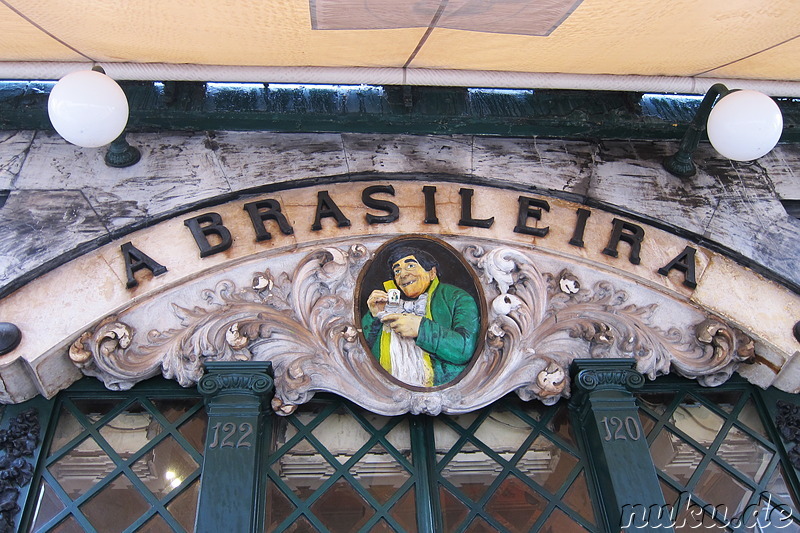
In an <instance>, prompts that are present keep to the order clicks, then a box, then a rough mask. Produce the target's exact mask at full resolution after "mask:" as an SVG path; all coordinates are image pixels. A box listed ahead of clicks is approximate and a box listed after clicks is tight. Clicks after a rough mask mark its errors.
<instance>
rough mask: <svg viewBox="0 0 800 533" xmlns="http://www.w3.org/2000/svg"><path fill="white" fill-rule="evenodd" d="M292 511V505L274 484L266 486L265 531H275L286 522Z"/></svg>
mask: <svg viewBox="0 0 800 533" xmlns="http://www.w3.org/2000/svg"><path fill="white" fill-rule="evenodd" d="M294 509H295V507H294V504H293V503H292V502H291V501H289V498H287V497H286V495H285V494H284V493H283V492H281V490H280V489H279V488H278V487H277V486H276V485H275V483H268V484H267V527H266V530H267V531H275V528H276V527H278V525H279V524H280V523H281V522H283V521H284V520H286V518H288V516H289V515H290V514H292V512H293V511H294Z"/></svg>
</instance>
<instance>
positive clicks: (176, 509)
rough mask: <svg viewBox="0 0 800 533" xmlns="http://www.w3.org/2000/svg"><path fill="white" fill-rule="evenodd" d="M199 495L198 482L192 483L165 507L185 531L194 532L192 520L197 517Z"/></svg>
mask: <svg viewBox="0 0 800 533" xmlns="http://www.w3.org/2000/svg"><path fill="white" fill-rule="evenodd" d="M199 494H200V480H199V479H198V480H196V481H194V482H193V483H192V484H191V485H189V486H188V487H186V489H185V490H184V491H183V492H181V493H180V494H178V495H177V496H176V497H175V499H173V500H172V501H171V502H170V503H169V504H168V505H167V511H169V513H170V514H171V515H172V517H173V518H175V520H177V521H178V523H179V524H180V525H181V527H183V529H185V530H186V531H194V519H195V517H196V516H197V497H198V496H199Z"/></svg>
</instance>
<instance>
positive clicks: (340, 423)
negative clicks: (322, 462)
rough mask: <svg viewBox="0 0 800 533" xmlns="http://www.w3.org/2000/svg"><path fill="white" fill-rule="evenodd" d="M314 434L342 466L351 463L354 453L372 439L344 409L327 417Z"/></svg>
mask: <svg viewBox="0 0 800 533" xmlns="http://www.w3.org/2000/svg"><path fill="white" fill-rule="evenodd" d="M312 434H313V435H314V437H316V438H317V440H319V442H320V443H321V444H322V445H323V446H324V447H325V448H326V449H327V450H328V451H329V452H330V453H331V454H332V455H333V456H334V457H336V460H337V461H339V462H340V463H341V464H344V463H346V462H347V461H349V460H350V458H351V457H352V456H353V453H354V452H355V451H357V450H358V449H359V448H361V447H362V446H363V445H364V444H366V442H367V441H368V440H369V437H370V434H369V433H367V432H366V430H364V428H363V427H362V426H361V424H359V423H358V421H357V420H356V419H355V418H353V416H352V415H351V414H350V413H348V412H346V411H345V410H344V409H339V410H337V411H336V412H335V413H332V414H329V415H328V416H327V417H325V420H323V421H322V422H321V423H320V424H319V425H318V426H317V427H316V428H314V431H313V432H312Z"/></svg>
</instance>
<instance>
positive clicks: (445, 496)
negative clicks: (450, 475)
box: [439, 486, 469, 531]
mask: <svg viewBox="0 0 800 533" xmlns="http://www.w3.org/2000/svg"><path fill="white" fill-rule="evenodd" d="M439 505H440V506H441V508H442V523H443V524H444V530H445V531H455V530H456V529H457V528H458V527H459V526H460V525H461V523H462V522H464V519H465V518H466V517H467V515H468V514H469V508H468V507H467V506H466V505H465V504H464V503H463V502H462V501H461V500H459V499H458V498H456V497H455V496H454V495H453V494H452V493H451V492H450V491H448V490H447V489H445V488H444V487H442V486H439Z"/></svg>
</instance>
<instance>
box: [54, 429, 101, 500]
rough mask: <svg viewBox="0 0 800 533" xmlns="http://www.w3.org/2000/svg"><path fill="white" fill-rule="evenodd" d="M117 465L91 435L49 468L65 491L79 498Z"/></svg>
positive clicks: (74, 498) (75, 498)
mask: <svg viewBox="0 0 800 533" xmlns="http://www.w3.org/2000/svg"><path fill="white" fill-rule="evenodd" d="M116 467H117V465H116V464H115V463H114V461H112V460H111V457H109V456H108V455H107V454H106V453H105V452H104V451H103V450H102V449H101V448H100V446H99V445H98V444H97V442H96V441H95V440H94V439H93V438H91V437H89V438H87V439H84V440H83V441H82V442H81V443H80V444H78V445H77V446H76V447H75V448H73V449H72V450H70V452H69V453H67V454H65V455H64V456H62V457H61V458H60V459H59V460H58V461H56V462H55V463H53V464H51V465H50V466H49V467H47V468H48V470H49V471H50V473H51V474H52V475H53V477H55V478H56V481H58V484H59V485H61V488H62V489H64V492H66V493H67V495H68V496H69V497H70V498H72V499H73V500H77V499H78V498H80V497H81V496H83V495H84V494H85V493H86V491H87V490H89V489H90V488H92V487H93V486H94V485H95V484H96V483H98V482H100V481H101V480H102V479H103V478H105V477H106V476H107V475H108V474H110V473H111V472H112V471H113V470H114V469H115V468H116Z"/></svg>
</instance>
